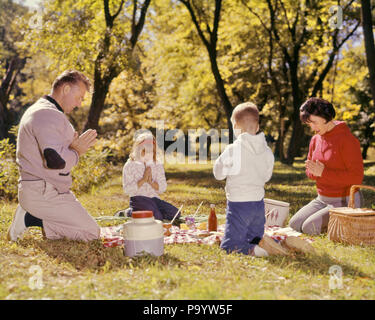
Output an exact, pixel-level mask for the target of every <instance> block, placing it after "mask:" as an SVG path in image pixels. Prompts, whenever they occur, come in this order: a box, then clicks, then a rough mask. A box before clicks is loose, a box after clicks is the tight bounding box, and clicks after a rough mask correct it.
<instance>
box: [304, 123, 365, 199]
mask: <svg viewBox="0 0 375 320" xmlns="http://www.w3.org/2000/svg"><path fill="white" fill-rule="evenodd" d="M335 124H336V125H335V127H334V128H333V129H332V130H331V131H329V132H327V133H325V134H324V135H318V134H316V135H315V136H313V137H312V139H311V141H310V147H309V154H308V156H307V158H308V159H309V160H314V161H315V160H319V161H320V162H322V163H323V164H324V170H323V173H322V176H321V177H316V176H314V175H312V174H311V173H310V172H309V170H308V169H306V175H307V176H308V177H309V178H310V179H313V180H315V181H316V187H317V190H318V193H319V194H320V195H322V196H326V197H343V196H348V195H349V193H350V187H351V186H352V185H353V184H361V183H362V180H363V159H362V154H361V147H360V143H359V141H358V139H357V138H356V137H355V136H354V135H353V134H352V133H351V132H350V129H349V127H348V126H347V125H346V123H345V122H344V121H335Z"/></svg>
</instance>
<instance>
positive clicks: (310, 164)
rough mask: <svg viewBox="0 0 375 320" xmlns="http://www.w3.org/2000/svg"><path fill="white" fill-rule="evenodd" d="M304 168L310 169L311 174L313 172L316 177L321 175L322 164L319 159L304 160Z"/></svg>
mask: <svg viewBox="0 0 375 320" xmlns="http://www.w3.org/2000/svg"><path fill="white" fill-rule="evenodd" d="M305 166H306V169H308V170H309V171H310V173H311V174H313V175H314V176H316V177H321V176H322V173H323V170H324V164H323V163H321V162H320V161H319V160H316V161H313V160H306V161H305Z"/></svg>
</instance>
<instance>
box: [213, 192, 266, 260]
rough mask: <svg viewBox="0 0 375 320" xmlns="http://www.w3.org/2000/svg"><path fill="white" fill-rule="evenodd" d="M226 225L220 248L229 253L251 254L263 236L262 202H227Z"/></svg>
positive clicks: (263, 213)
mask: <svg viewBox="0 0 375 320" xmlns="http://www.w3.org/2000/svg"><path fill="white" fill-rule="evenodd" d="M226 215H227V218H226V223H225V232H224V237H223V240H222V241H221V245H220V247H221V248H222V249H224V250H226V251H227V252H228V253H229V252H233V251H236V252H241V253H243V254H251V252H252V250H253V248H254V246H255V245H257V244H258V243H259V241H260V240H261V239H262V237H263V234H264V224H265V223H266V217H265V212H264V201H263V199H262V200H260V201H246V202H231V201H227V209H226Z"/></svg>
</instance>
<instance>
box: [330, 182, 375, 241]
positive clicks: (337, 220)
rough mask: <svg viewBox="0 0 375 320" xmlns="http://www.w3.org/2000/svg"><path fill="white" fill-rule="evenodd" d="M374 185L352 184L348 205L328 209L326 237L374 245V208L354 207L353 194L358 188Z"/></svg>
mask: <svg viewBox="0 0 375 320" xmlns="http://www.w3.org/2000/svg"><path fill="white" fill-rule="evenodd" d="M361 188H363V189H369V190H373V191H375V188H374V187H371V186H364V185H353V186H352V187H351V188H350V197H349V203H348V207H342V208H332V209H330V210H329V213H330V214H329V222H328V239H330V240H332V241H335V242H343V243H347V244H354V245H375V210H372V209H361V208H355V204H354V196H355V193H356V192H357V191H358V190H359V189H361Z"/></svg>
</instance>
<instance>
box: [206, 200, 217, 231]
mask: <svg viewBox="0 0 375 320" xmlns="http://www.w3.org/2000/svg"><path fill="white" fill-rule="evenodd" d="M210 208H211V210H210V215H209V216H208V232H211V231H217V217H216V213H215V205H214V204H211V205H210Z"/></svg>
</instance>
